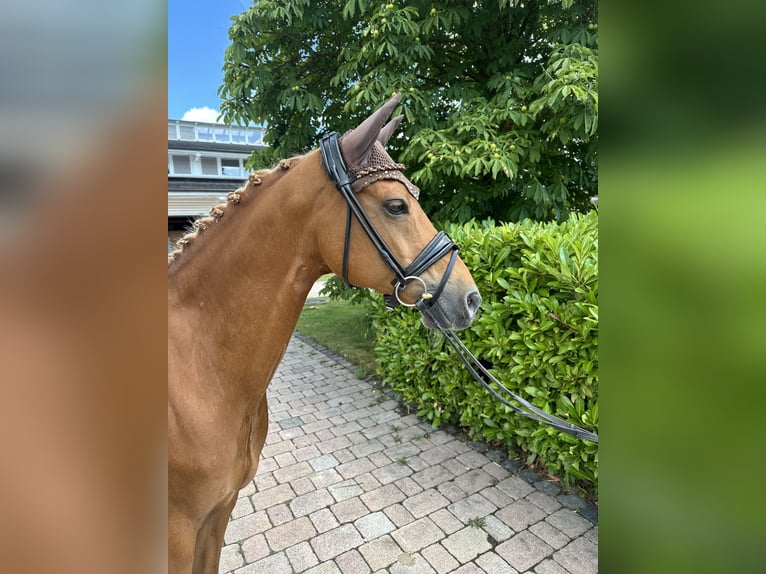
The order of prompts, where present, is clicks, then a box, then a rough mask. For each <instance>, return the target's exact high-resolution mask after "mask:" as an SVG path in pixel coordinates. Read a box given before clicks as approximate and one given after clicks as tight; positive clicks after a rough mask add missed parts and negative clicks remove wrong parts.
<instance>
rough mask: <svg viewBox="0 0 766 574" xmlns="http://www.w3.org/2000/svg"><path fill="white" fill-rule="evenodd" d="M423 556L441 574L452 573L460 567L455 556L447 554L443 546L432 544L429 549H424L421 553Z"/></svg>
mask: <svg viewBox="0 0 766 574" xmlns="http://www.w3.org/2000/svg"><path fill="white" fill-rule="evenodd" d="M421 554H422V556H423V557H424V558H425V559H426V560H427V561H428V563H429V564H430V565H431V567H432V568H433V569H434V570H436V571H437V572H438V573H439V574H446V573H447V572H452V571H453V570H454V569H455V568H457V567H458V566H459V564H458V561H457V560H455V558H454V556H452V554H450V553H449V552H447V549H446V548H444V546H442V545H441V544H438V543H437V544H432V545H431V546H429V547H428V548H424V549H423V550H422V551H421Z"/></svg>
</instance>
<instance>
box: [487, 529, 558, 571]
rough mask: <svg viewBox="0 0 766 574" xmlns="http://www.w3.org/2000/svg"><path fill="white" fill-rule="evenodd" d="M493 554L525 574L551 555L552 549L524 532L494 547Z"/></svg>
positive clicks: (532, 535) (529, 533)
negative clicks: (496, 554)
mask: <svg viewBox="0 0 766 574" xmlns="http://www.w3.org/2000/svg"><path fill="white" fill-rule="evenodd" d="M495 552H497V553H498V554H499V555H500V557H501V558H503V559H504V560H505V561H506V562H508V563H509V564H510V565H511V566H513V567H514V568H515V569H516V570H518V571H519V572H526V571H527V570H529V569H530V568H532V567H533V566H535V565H536V564H537V563H539V562H541V561H542V560H543V559H544V558H547V557H548V556H550V555H551V554H553V548H551V547H550V546H548V545H547V544H546V543H545V542H543V541H542V540H540V538H538V537H537V536H535V535H534V534H532V533H531V532H530V531H529V530H525V531H523V532H519V533H518V534H516V535H515V536H513V537H512V538H510V539H509V540H507V541H505V542H503V543H502V544H499V545H498V546H497V547H495Z"/></svg>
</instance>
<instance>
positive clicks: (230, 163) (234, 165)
mask: <svg viewBox="0 0 766 574" xmlns="http://www.w3.org/2000/svg"><path fill="white" fill-rule="evenodd" d="M221 171H222V172H223V175H229V176H232V177H240V176H242V169H241V167H240V164H239V160H238V159H227V158H221Z"/></svg>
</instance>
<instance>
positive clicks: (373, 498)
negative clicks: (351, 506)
mask: <svg viewBox="0 0 766 574" xmlns="http://www.w3.org/2000/svg"><path fill="white" fill-rule="evenodd" d="M359 498H361V499H362V502H364V503H365V504H366V505H367V508H369V509H370V510H371V511H373V512H375V511H376V510H381V509H383V508H385V507H386V506H389V505H391V504H396V503H397V502H401V501H402V500H404V498H405V497H404V494H402V491H401V490H399V489H398V488H397V487H396V485H394V484H387V485H385V486H381V487H380V488H376V489H375V490H373V491H371V492H365V493H364V494H362V495H361V496H360V497H359Z"/></svg>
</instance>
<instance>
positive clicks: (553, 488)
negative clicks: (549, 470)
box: [534, 480, 561, 496]
mask: <svg viewBox="0 0 766 574" xmlns="http://www.w3.org/2000/svg"><path fill="white" fill-rule="evenodd" d="M534 486H535V488H536V489H537V490H540V491H542V492H544V493H545V494H547V495H549V496H558V495H559V494H561V489H560V488H559V487H558V485H557V484H556V483H555V482H554V481H552V480H540V481H538V482H536V483H535V484H534Z"/></svg>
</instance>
